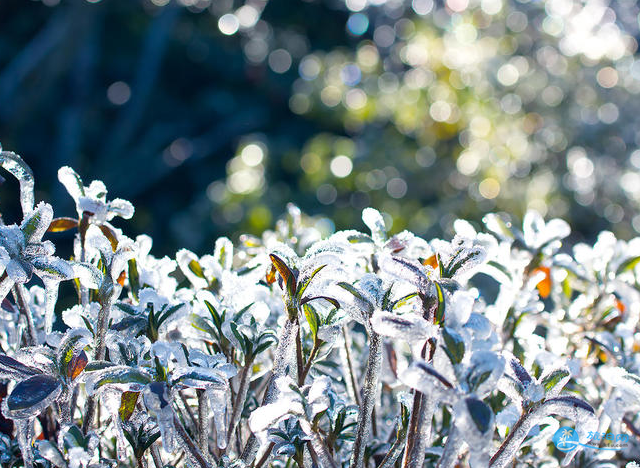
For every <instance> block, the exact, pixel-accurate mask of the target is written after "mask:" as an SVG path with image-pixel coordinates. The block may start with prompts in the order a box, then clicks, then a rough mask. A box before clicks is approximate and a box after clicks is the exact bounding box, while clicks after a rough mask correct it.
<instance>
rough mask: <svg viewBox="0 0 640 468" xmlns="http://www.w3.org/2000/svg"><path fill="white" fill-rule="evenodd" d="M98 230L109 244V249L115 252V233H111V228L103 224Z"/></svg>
mask: <svg viewBox="0 0 640 468" xmlns="http://www.w3.org/2000/svg"><path fill="white" fill-rule="evenodd" d="M100 230H101V231H102V234H104V236H105V237H106V238H107V239H109V242H111V248H112V249H113V251H114V252H115V251H116V249H117V248H118V236H116V233H115V232H113V231H112V230H111V228H109V226H106V225H104V224H101V225H100Z"/></svg>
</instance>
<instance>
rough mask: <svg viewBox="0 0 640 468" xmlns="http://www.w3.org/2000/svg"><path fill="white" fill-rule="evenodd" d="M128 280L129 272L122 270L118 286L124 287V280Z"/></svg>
mask: <svg viewBox="0 0 640 468" xmlns="http://www.w3.org/2000/svg"><path fill="white" fill-rule="evenodd" d="M126 278H127V272H126V270H122V273H120V276H118V284H119V285H120V286H124V280H125V279H126Z"/></svg>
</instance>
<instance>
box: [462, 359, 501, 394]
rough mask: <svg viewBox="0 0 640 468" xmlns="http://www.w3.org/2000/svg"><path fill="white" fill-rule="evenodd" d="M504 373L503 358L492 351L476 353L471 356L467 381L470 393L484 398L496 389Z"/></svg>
mask: <svg viewBox="0 0 640 468" xmlns="http://www.w3.org/2000/svg"><path fill="white" fill-rule="evenodd" d="M503 372H504V359H503V358H502V356H499V355H497V354H496V353H494V352H492V351H476V352H475V353H473V355H472V356H471V359H470V362H469V366H468V368H467V375H466V378H465V381H466V383H467V386H468V389H469V391H470V392H473V393H475V394H476V395H477V396H479V397H481V398H483V397H484V396H486V395H488V394H489V393H491V392H492V391H493V390H494V389H495V388H496V384H497V383H498V380H499V379H500V377H502V373H503Z"/></svg>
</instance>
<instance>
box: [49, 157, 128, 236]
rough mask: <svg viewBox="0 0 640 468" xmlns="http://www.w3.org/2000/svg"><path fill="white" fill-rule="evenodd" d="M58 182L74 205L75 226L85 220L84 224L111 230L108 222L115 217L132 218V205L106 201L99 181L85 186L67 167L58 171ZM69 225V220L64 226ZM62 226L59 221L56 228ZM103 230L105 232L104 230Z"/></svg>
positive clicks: (104, 188)
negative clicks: (76, 216)
mask: <svg viewBox="0 0 640 468" xmlns="http://www.w3.org/2000/svg"><path fill="white" fill-rule="evenodd" d="M58 180H59V181H60V183H61V184H62V185H64V188H66V189H67V192H69V195H71V198H73V201H74V202H75V203H76V211H77V212H78V220H75V223H76V226H78V225H79V224H81V223H82V222H83V218H85V219H84V222H86V223H90V224H97V225H98V226H104V227H105V228H107V229H111V226H110V225H109V224H108V222H109V221H111V220H112V219H113V218H115V217H116V216H119V217H121V218H124V219H130V218H131V217H132V216H133V212H134V209H133V205H132V204H131V203H129V202H128V201H127V200H122V199H121V198H116V199H114V200H112V201H107V187H106V186H105V185H104V182H102V181H100V180H94V181H92V182H91V183H90V184H89V185H88V186H85V185H84V183H83V182H82V179H81V178H80V176H79V175H78V174H77V173H76V171H74V170H73V169H71V168H70V167H68V166H65V167H61V168H60V170H58ZM70 223H71V220H67V221H66V223H64V226H65V227H66V226H69V224H70ZM62 225H63V222H62V221H60V222H59V223H58V225H56V227H62ZM81 229H82V228H81ZM104 230H105V232H106V229H104Z"/></svg>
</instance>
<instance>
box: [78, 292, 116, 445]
mask: <svg viewBox="0 0 640 468" xmlns="http://www.w3.org/2000/svg"><path fill="white" fill-rule="evenodd" d="M110 313H111V305H110V300H108V299H106V298H103V302H101V305H100V312H98V323H97V324H96V335H95V339H94V347H95V352H94V356H93V358H94V359H95V360H96V361H102V360H104V357H105V355H106V352H107V351H106V346H107V343H106V341H105V337H106V335H107V325H108V323H109V315H110ZM95 409H96V400H95V397H94V396H90V397H89V398H87V402H86V404H85V407H84V420H83V421H82V432H84V434H85V435H86V434H87V433H88V432H89V431H90V430H91V429H92V428H93V418H94V415H95Z"/></svg>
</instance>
